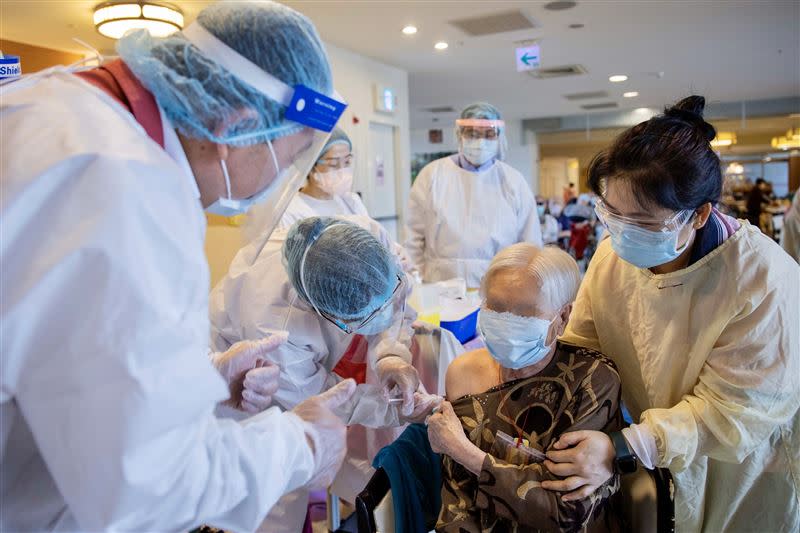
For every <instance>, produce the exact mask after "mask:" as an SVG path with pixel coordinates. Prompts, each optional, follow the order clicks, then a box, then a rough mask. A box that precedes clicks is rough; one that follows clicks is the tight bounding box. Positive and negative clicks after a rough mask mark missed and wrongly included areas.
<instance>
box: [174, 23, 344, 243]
mask: <svg viewBox="0 0 800 533" xmlns="http://www.w3.org/2000/svg"><path fill="white" fill-rule="evenodd" d="M182 33H183V35H184V36H185V37H186V39H188V40H189V42H191V43H192V44H193V45H194V46H195V47H197V48H198V49H199V50H200V51H201V52H202V53H203V55H205V56H206V57H208V58H209V59H211V60H213V61H215V62H216V63H218V64H219V65H221V66H222V67H224V68H225V69H227V70H228V71H229V72H230V73H231V74H233V75H234V76H236V77H237V78H239V79H240V80H241V81H243V82H245V83H247V84H248V85H250V86H251V87H253V88H255V89H256V90H258V91H259V92H261V93H262V94H264V95H265V96H266V97H267V98H269V99H270V100H273V101H275V102H277V103H279V104H281V105H283V106H285V107H286V111H285V121H286V124H285V128H286V130H287V134H286V135H283V136H280V135H279V136H277V137H276V138H274V139H272V140H271V141H266V144H267V145H268V148H269V149H270V156H271V158H272V160H273V161H274V164H275V165H276V166H277V171H276V173H275V175H274V177H273V178H272V180H271V181H270V182H269V183H268V184H267V185H266V186H265V187H264V189H262V190H261V191H259V192H257V193H255V194H254V195H252V196H251V197H249V198H245V199H236V198H230V195H229V198H227V199H226V200H228V202H229V203H230V204H231V207H233V208H238V209H241V207H242V205H241V204H238V203H237V202H244V203H245V204H247V205H246V207H249V206H250V205H253V210H251V212H250V220H249V221H248V227H249V228H250V229H248V232H249V233H251V235H250V236H251V237H254V236H255V235H252V234H253V233H255V234H256V235H259V236H263V237H264V243H266V240H267V238H268V237H269V235H270V234H271V233H272V231H273V230H274V229H275V227H276V226H277V224H278V222H279V221H280V218H281V216H282V215H283V212H284V211H285V210H286V208H287V207H288V205H289V202H290V201H291V199H292V198H293V197H294V195H295V194H296V192H297V190H298V189H299V188H300V187H301V186H302V184H303V181H304V180H305V179H306V176H308V173H309V172H310V171H311V169H312V167H313V166H314V165H315V164H316V163H317V160H318V159H319V157H320V153H321V152H322V149H323V148H324V147H325V144H326V143H327V141H328V138H329V137H330V134H331V131H332V130H333V127H334V126H335V125H336V122H337V121H338V119H339V117H340V116H341V114H342V113H343V112H344V109H345V108H346V107H347V105H346V104H345V103H344V102H343V101H342V99H341V97H339V96H338V95H336V94H334V95H333V98H332V97H329V96H327V95H323V94H320V93H317V92H315V91H313V90H312V89H309V88H308V87H304V86H302V85H297V86H295V87H290V86H288V85H287V84H285V83H284V82H283V81H281V80H279V79H277V78H275V77H274V76H272V75H271V74H269V73H268V72H265V71H264V70H262V69H261V68H259V67H258V66H257V65H255V64H254V63H252V62H251V61H250V60H248V59H247V58H245V57H243V56H242V55H240V54H239V53H238V52H236V51H235V50H233V49H232V48H230V47H229V46H228V45H226V44H225V43H224V42H222V41H220V40H219V39H217V38H216V37H215V36H214V35H212V34H211V33H210V32H208V31H207V30H206V29H205V28H203V26H201V25H200V24H199V23H197V22H195V23H193V24H191V25H189V27H187V28H186V29H185V30H183V32H182ZM264 134H265V132H262V131H253V132H248V133H247V134H244V135H240V136H237V137H236V138H234V139H231V140H230V142H231V143H232V144H242V143H244V144H247V142H248V140H249V139H257V138H259V137H263V136H264ZM256 142H257V141H256ZM229 179H230V178H229ZM233 179H235V177H233ZM256 228H257V229H256Z"/></svg>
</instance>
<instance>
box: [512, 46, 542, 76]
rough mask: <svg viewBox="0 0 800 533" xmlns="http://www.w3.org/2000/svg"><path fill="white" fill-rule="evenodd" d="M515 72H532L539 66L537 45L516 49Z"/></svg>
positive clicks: (539, 59) (539, 56)
mask: <svg viewBox="0 0 800 533" xmlns="http://www.w3.org/2000/svg"><path fill="white" fill-rule="evenodd" d="M515 55H516V59H517V72H524V71H526V70H534V69H537V68H539V67H540V66H541V54H540V53H539V45H538V44H533V45H530V46H523V47H522V48H517V49H516V54H515Z"/></svg>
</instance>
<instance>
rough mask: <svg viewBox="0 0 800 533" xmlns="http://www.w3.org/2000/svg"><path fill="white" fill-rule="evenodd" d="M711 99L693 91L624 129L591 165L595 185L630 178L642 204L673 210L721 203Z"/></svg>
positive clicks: (599, 190) (597, 187)
mask: <svg viewBox="0 0 800 533" xmlns="http://www.w3.org/2000/svg"><path fill="white" fill-rule="evenodd" d="M705 104H706V100H705V98H703V97H702V96H689V97H688V98H684V99H683V100H681V101H680V102H678V103H677V104H675V105H674V106H672V107H668V108H666V109H665V110H664V114H663V115H658V116H655V117H653V118H651V119H650V120H648V121H645V122H642V123H640V124H637V125H636V126H634V127H632V128H630V129H627V130H625V131H624V132H622V133H621V134H620V135H619V136H618V137H617V138H616V140H615V141H614V143H613V144H612V145H611V147H610V148H608V149H606V150H604V151H602V152H600V153H599V154H597V155H596V156H595V158H594V159H593V160H592V162H591V163H590V165H589V172H588V174H589V186H590V187H591V189H592V190H593V191H594V192H595V193H596V194H598V195H601V196H602V195H603V193H604V191H605V185H606V183H607V182H608V181H610V180H616V179H621V180H625V181H626V182H627V184H628V185H629V187H630V190H631V192H632V193H633V194H634V196H635V197H636V198H637V199H638V201H639V203H640V205H641V206H642V207H653V206H660V207H665V208H668V209H671V210H673V211H681V210H684V209H696V208H698V207H700V206H701V205H703V204H706V203H709V202H710V203H712V204H714V203H716V202H717V201H718V200H719V198H720V196H721V194H722V170H721V168H720V162H719V158H718V157H717V155H716V154H715V153H714V150H713V149H712V148H711V144H710V142H711V140H712V139H713V138H714V137H715V136H716V130H715V129H714V126H712V125H711V124H709V123H708V122H706V121H705V120H703V109H704V108H705Z"/></svg>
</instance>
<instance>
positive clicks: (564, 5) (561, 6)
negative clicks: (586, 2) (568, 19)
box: [544, 0, 578, 11]
mask: <svg viewBox="0 0 800 533" xmlns="http://www.w3.org/2000/svg"><path fill="white" fill-rule="evenodd" d="M577 4H578V3H577V2H572V1H571V0H559V1H557V2H548V3H546V4H545V5H544V8H545V9H547V10H548V11H564V10H565V9H572V8H573V7H575V6H576V5H577Z"/></svg>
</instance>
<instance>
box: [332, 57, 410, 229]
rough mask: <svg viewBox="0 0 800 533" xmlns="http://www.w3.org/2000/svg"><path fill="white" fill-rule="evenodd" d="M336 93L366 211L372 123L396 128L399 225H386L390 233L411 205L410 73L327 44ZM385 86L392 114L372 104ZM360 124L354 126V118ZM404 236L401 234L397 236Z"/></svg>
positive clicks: (369, 195) (356, 184)
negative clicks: (392, 94)
mask: <svg viewBox="0 0 800 533" xmlns="http://www.w3.org/2000/svg"><path fill="white" fill-rule="evenodd" d="M326 48H327V50H328V57H329V58H330V62H331V67H332V68H333V82H334V86H335V87H336V90H337V91H338V92H339V94H341V95H342V96H343V97H344V99H345V100H346V101H347V103H348V104H349V106H348V108H347V110H346V111H345V113H344V115H343V116H342V118H341V120H340V121H339V126H340V127H341V128H342V129H343V130H345V131H346V132H347V134H348V135H349V136H350V138H351V139H352V141H353V150H354V153H355V154H356V157H355V159H356V167H355V182H354V186H353V188H354V190H355V191H357V192H360V193H361V195H362V198H363V199H364V203H365V204H366V206H367V209H370V208H371V204H374V199H373V198H372V191H371V183H370V180H369V176H368V175H367V174H368V172H367V163H368V154H367V153H366V152H367V147H368V144H369V124H370V122H374V123H380V124H387V125H390V126H394V127H395V139H396V142H395V166H396V168H395V176H396V181H397V184H396V185H397V187H396V189H395V190H396V194H397V203H398V206H397V216H398V217H399V219H400V220H399V221H398V223H397V224H394V223H392V222H387V223H386V224H384V225H385V226H387V229H388V230H389V231H390V233H394V232H395V231H396V230H397V229H399V231H400V233H402V227H403V225H404V223H405V207H406V205H407V204H408V191H409V189H410V188H411V149H410V146H409V138H410V129H409V107H408V73H407V72H406V71H404V70H402V69H399V68H396V67H392V66H389V65H385V64H383V63H379V62H378V61H375V60H373V59H370V58H367V57H364V56H360V55H358V54H355V53H353V52H350V51H348V50H345V49H343V48H338V47H335V46H333V45H330V44H328V45H326ZM375 84H379V85H384V86H386V87H390V88H392V89H394V91H395V95H396V97H397V104H396V109H395V112H394V113H393V114H386V113H381V112H378V111H375V106H374V104H373V101H374V100H373V98H374V97H373V90H374V85H375ZM354 117H355V118H357V119H358V121H359V123H358V124H354V123H353V118H354ZM396 237H401V238H402V235H396Z"/></svg>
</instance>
